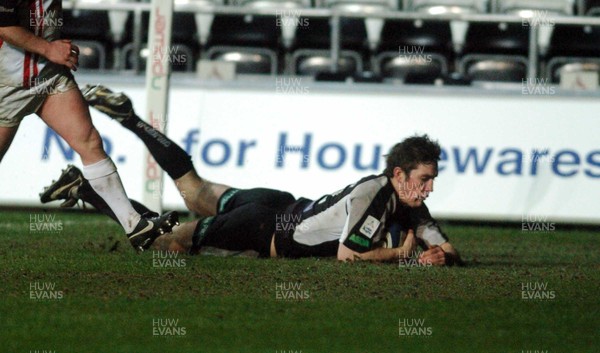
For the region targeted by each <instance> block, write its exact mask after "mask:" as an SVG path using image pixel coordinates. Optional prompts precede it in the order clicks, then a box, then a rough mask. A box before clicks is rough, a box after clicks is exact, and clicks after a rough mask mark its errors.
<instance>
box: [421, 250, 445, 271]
mask: <svg viewBox="0 0 600 353" xmlns="http://www.w3.org/2000/svg"><path fill="white" fill-rule="evenodd" d="M419 263H420V264H422V265H430V264H431V265H437V266H443V265H445V264H446V253H445V252H444V250H442V248H440V247H439V246H437V245H436V246H432V247H431V248H429V249H427V250H426V251H424V252H423V253H422V254H421V255H420V256H419Z"/></svg>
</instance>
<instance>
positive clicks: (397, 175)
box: [393, 167, 407, 181]
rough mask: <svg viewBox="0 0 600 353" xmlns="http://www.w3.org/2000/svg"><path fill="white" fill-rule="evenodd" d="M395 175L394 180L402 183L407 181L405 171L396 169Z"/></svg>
mask: <svg viewBox="0 0 600 353" xmlns="http://www.w3.org/2000/svg"><path fill="white" fill-rule="evenodd" d="M393 174H394V179H397V180H400V181H404V180H406V177H407V175H406V173H404V171H403V170H402V168H400V167H394V170H393Z"/></svg>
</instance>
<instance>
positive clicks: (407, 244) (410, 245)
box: [400, 229, 417, 259]
mask: <svg viewBox="0 0 600 353" xmlns="http://www.w3.org/2000/svg"><path fill="white" fill-rule="evenodd" d="M416 249H417V240H416V239H415V232H414V231H413V230H412V229H409V230H408V232H407V234H406V237H405V238H404V242H402V246H401V247H400V258H405V259H408V258H410V257H411V256H413V254H414V253H415V250H416Z"/></svg>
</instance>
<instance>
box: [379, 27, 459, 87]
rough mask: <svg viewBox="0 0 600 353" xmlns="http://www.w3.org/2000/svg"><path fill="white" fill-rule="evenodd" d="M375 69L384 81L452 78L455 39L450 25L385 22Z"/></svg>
mask: <svg viewBox="0 0 600 353" xmlns="http://www.w3.org/2000/svg"><path fill="white" fill-rule="evenodd" d="M376 53H377V55H376V57H375V58H374V63H373V66H374V68H375V71H376V72H378V73H380V74H381V76H383V77H384V78H395V79H403V78H405V77H406V76H407V75H410V76H413V77H414V76H415V75H417V76H419V75H423V76H436V77H441V76H445V75H447V74H448V71H449V61H450V59H451V58H452V39H451V33H450V26H449V24H448V22H443V21H421V20H417V21H411V20H388V21H385V24H384V26H383V29H382V32H381V41H380V44H379V47H378V48H377V50H376Z"/></svg>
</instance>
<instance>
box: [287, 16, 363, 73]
mask: <svg viewBox="0 0 600 353" xmlns="http://www.w3.org/2000/svg"><path fill="white" fill-rule="evenodd" d="M299 23H300V24H301V25H299V26H298V27H297V28H296V35H295V40H294V43H293V45H292V52H293V54H292V60H291V67H289V68H288V72H290V73H293V74H297V75H316V74H318V73H321V72H329V71H330V69H331V66H332V61H331V27H330V24H329V19H328V18H319V17H303V18H299ZM367 51H368V44H367V32H366V28H365V22H364V20H363V19H354V18H341V19H340V56H339V59H338V63H337V65H338V73H342V74H346V75H353V74H355V73H359V72H362V70H363V66H364V65H363V58H364V57H365V55H366V53H367Z"/></svg>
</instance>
